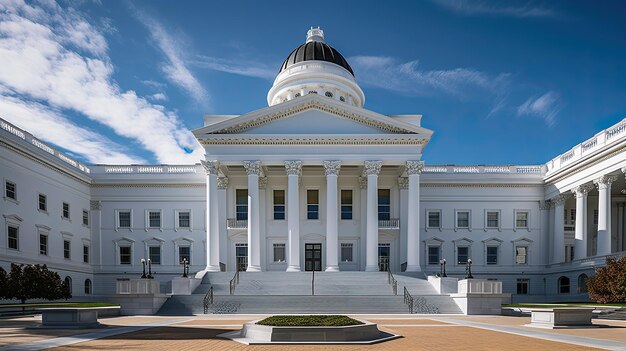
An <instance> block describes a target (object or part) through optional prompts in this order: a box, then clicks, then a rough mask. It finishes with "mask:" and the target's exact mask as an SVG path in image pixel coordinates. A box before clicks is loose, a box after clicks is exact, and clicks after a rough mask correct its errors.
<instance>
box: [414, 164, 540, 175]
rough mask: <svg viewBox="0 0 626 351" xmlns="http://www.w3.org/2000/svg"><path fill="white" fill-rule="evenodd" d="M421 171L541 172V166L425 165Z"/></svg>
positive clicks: (455, 172)
mask: <svg viewBox="0 0 626 351" xmlns="http://www.w3.org/2000/svg"><path fill="white" fill-rule="evenodd" d="M422 173H447V174H458V173H464V174H541V166H512V165H492V166H490V165H467V166H463V165H425V166H424V169H423V170H422Z"/></svg>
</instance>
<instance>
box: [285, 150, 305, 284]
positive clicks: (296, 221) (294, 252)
mask: <svg viewBox="0 0 626 351" xmlns="http://www.w3.org/2000/svg"><path fill="white" fill-rule="evenodd" d="M285 170H286V171H287V235H288V239H287V241H288V250H287V255H288V258H287V264H288V265H287V272H300V187H299V184H298V177H299V176H300V173H301V172H302V161H285Z"/></svg>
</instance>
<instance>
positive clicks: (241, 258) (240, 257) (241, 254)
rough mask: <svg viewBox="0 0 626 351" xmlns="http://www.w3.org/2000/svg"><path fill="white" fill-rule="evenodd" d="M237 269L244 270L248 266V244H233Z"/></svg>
mask: <svg viewBox="0 0 626 351" xmlns="http://www.w3.org/2000/svg"><path fill="white" fill-rule="evenodd" d="M235 260H236V261H237V271H240V272H245V271H246V269H247V268H248V244H235Z"/></svg>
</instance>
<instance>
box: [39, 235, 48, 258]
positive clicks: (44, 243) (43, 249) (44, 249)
mask: <svg viewBox="0 0 626 351" xmlns="http://www.w3.org/2000/svg"><path fill="white" fill-rule="evenodd" d="M39 254H40V255H48V236H47V235H45V234H39Z"/></svg>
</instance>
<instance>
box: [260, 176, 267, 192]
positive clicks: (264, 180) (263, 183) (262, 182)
mask: <svg viewBox="0 0 626 351" xmlns="http://www.w3.org/2000/svg"><path fill="white" fill-rule="evenodd" d="M266 187H267V177H259V189H261V190H264V189H265V188H266Z"/></svg>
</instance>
